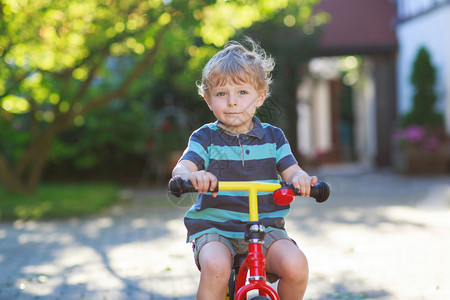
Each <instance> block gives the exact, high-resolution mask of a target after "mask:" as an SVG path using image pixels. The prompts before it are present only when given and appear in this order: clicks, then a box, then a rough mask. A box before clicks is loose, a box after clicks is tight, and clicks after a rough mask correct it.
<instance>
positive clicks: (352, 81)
mask: <svg viewBox="0 0 450 300" xmlns="http://www.w3.org/2000/svg"><path fill="white" fill-rule="evenodd" d="M315 9H316V12H324V13H327V14H329V16H330V21H329V22H328V23H327V24H326V25H325V26H324V27H323V28H322V32H321V33H320V34H321V36H320V41H319V43H318V46H317V48H316V51H315V58H314V59H313V60H312V61H311V62H310V64H309V73H308V76H305V78H304V80H303V81H302V83H301V84H300V86H299V91H298V103H299V104H298V114H299V122H298V132H299V138H298V140H299V143H298V148H299V151H300V152H301V153H302V154H303V155H304V156H305V157H307V158H311V159H314V160H319V161H321V162H336V163H339V162H345V161H358V162H361V163H365V164H367V165H371V166H391V165H392V142H391V141H392V134H393V131H394V130H395V128H396V127H397V125H398V120H399V116H400V115H402V114H404V113H406V112H407V111H408V109H409V108H410V106H411V98H412V87H411V84H410V83H409V77H410V74H411V66H412V63H413V61H414V58H415V55H416V52H417V50H418V48H419V47H420V46H421V45H425V46H426V47H428V48H429V50H430V52H431V53H432V57H433V58H434V60H433V61H434V62H435V65H436V66H439V67H438V78H439V79H438V83H437V86H436V90H437V91H438V92H439V106H438V107H437V109H439V110H440V111H442V112H443V113H445V116H446V126H447V131H448V132H450V98H449V96H450V49H449V47H450V34H449V32H448V31H449V28H450V0H434V1H433V0H428V1H427V0H425V1H424V0H422V1H416V0H403V1H402V0H397V1H394V0H322V1H321V2H320V3H319V4H318V5H317V6H316V8H315ZM445 31H447V32H445Z"/></svg>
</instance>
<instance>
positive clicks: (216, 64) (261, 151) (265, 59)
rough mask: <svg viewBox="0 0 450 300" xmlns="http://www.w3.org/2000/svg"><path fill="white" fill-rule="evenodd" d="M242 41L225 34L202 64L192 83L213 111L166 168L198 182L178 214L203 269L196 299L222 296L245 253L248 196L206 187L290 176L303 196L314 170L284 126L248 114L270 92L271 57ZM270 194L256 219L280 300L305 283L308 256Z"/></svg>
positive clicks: (298, 295)
mask: <svg viewBox="0 0 450 300" xmlns="http://www.w3.org/2000/svg"><path fill="white" fill-rule="evenodd" d="M248 41H249V42H250V43H251V45H252V46H253V47H252V49H251V50H248V49H246V48H245V47H243V46H242V45H241V44H239V43H237V42H231V43H229V44H227V45H226V46H225V48H224V49H223V50H222V51H220V52H218V53H217V54H216V55H214V56H213V57H212V58H211V60H210V61H209V62H208V63H207V64H206V66H205V68H204V70H203V74H202V80H201V82H200V83H199V84H198V89H199V94H200V95H201V96H203V98H204V99H205V102H206V104H207V105H208V107H209V109H210V110H211V111H212V112H213V114H214V116H215V117H216V118H217V121H216V122H215V123H211V124H206V125H204V126H203V127H201V128H200V129H198V130H196V131H195V132H194V133H193V134H192V135H191V137H190V139H189V144H188V147H187V149H186V150H185V151H184V153H183V156H182V157H181V158H180V160H179V162H178V164H177V165H176V166H175V168H174V170H173V173H172V175H173V176H177V175H178V176H181V177H183V178H184V179H188V180H189V181H190V182H191V183H192V184H193V186H194V187H195V188H196V189H197V190H198V192H199V197H198V199H197V201H196V203H195V204H194V205H193V206H192V207H191V209H190V210H189V211H188V212H187V213H186V216H185V219H184V222H185V225H186V228H187V230H188V241H189V242H193V249H194V256H195V261H196V264H197V267H198V268H199V270H200V271H201V275H200V284H199V288H198V293H197V299H199V300H202V299H206V300H212V299H217V300H219V299H220V300H222V299H223V297H224V295H225V290H226V286H227V283H228V278H229V276H230V272H231V267H232V262H233V257H234V255H235V254H241V253H245V251H246V244H245V240H244V231H245V222H246V221H247V219H248V198H247V196H246V195H242V194H240V193H239V192H230V191H224V192H219V193H214V192H212V191H213V190H214V188H215V187H216V185H217V182H218V180H223V181H230V180H233V181H268V182H278V180H279V179H278V178H279V177H278V176H279V175H281V177H282V179H283V180H286V181H288V182H292V183H293V185H294V187H295V188H298V189H299V190H300V193H301V195H302V196H309V193H310V188H311V186H314V185H315V184H316V183H317V177H315V176H313V177H310V176H309V175H308V174H307V173H306V172H305V171H303V170H302V169H301V168H300V167H299V166H298V164H297V161H296V160H295V158H294V156H293V155H292V153H291V150H290V147H289V144H288V142H287V141H286V138H285V136H284V134H283V132H282V131H281V130H280V129H279V128H276V127H274V126H272V125H269V124H265V123H261V122H260V121H259V120H258V119H257V118H256V117H254V114H255V111H256V109H257V108H258V107H260V106H261V105H262V104H263V103H264V100H265V98H266V97H267V95H268V93H269V84H270V82H271V75H270V74H271V71H272V70H273V68H274V61H273V59H272V58H271V57H269V56H267V55H266V53H265V52H264V50H262V49H261V48H259V46H258V45H256V44H255V43H254V42H253V41H252V40H250V39H249V40H248ZM271 197H272V196H271V195H269V194H267V195H264V194H263V195H260V196H258V202H259V212H260V221H261V222H262V223H263V224H264V226H265V227H266V232H267V233H266V239H265V243H264V244H263V247H264V252H265V255H266V262H267V265H266V267H267V272H268V273H272V274H274V275H276V276H277V277H278V278H279V279H280V281H279V283H278V294H279V295H280V297H281V299H283V300H291V299H292V300H294V299H296V300H297V299H302V298H303V295H304V293H305V290H306V286H307V283H308V263H307V260H306V257H305V255H304V254H303V252H302V251H301V250H300V249H299V248H298V247H297V245H296V244H295V242H294V241H293V240H291V239H290V238H289V237H288V235H287V233H286V231H285V229H284V218H285V217H286V216H287V214H288V212H289V206H278V205H276V204H275V203H274V202H273V200H272V198H271Z"/></svg>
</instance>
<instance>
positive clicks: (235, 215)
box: [186, 208, 289, 222]
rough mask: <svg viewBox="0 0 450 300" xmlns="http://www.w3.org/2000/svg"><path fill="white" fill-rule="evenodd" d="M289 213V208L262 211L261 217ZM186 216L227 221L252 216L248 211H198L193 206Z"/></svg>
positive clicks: (275, 216) (207, 209) (281, 215)
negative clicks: (268, 211)
mask: <svg viewBox="0 0 450 300" xmlns="http://www.w3.org/2000/svg"><path fill="white" fill-rule="evenodd" d="M288 214H289V209H284V210H280V211H275V212H270V213H260V214H259V219H264V218H285V217H286V216H287V215H288ZM186 217H187V218H189V219H193V220H206V221H212V222H226V221H229V220H239V221H241V222H248V221H250V216H249V214H248V213H241V212H235V211H231V210H224V209H219V208H206V209H204V210H201V211H196V210H195V209H194V208H191V209H189V211H188V212H187V213H186Z"/></svg>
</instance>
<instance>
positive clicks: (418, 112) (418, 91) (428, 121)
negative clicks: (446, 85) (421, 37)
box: [402, 47, 444, 127]
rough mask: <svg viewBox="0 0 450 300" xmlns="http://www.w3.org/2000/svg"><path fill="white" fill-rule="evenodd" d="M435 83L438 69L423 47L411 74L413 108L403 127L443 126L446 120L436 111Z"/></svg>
mask: <svg viewBox="0 0 450 300" xmlns="http://www.w3.org/2000/svg"><path fill="white" fill-rule="evenodd" d="M435 82H436V69H435V67H434V66H433V65H432V63H431V58H430V54H429V52H428V51H427V49H426V48H425V47H421V48H420V49H419V51H418V53H417V56H416V59H415V61H414V65H413V71H412V74H411V83H412V85H413V86H414V96H413V99H412V102H413V107H412V109H411V111H410V112H409V113H407V114H406V115H405V116H404V117H403V120H402V125H403V126H409V125H423V126H431V127H439V126H443V124H444V119H443V116H442V114H440V113H437V112H436V111H435V104H436V100H437V96H436V93H435V91H434V86H435Z"/></svg>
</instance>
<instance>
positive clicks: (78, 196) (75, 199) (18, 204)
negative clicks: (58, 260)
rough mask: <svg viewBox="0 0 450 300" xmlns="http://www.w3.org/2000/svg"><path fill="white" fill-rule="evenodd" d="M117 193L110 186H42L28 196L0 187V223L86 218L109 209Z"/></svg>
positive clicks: (116, 190) (115, 199) (112, 186)
mask: <svg viewBox="0 0 450 300" xmlns="http://www.w3.org/2000/svg"><path fill="white" fill-rule="evenodd" d="M117 193H118V189H117V187H116V186H114V185H110V184H76V185H73V184H72V185H70V184H64V185H61V184H58V185H52V184H43V185H42V186H41V187H40V188H39V189H38V190H37V192H36V193H35V195H32V196H31V195H28V196H26V195H25V196H24V195H21V194H17V193H8V192H6V191H5V190H4V189H2V188H0V199H2V201H0V220H14V219H43V218H67V217H76V216H86V215H90V214H93V213H97V212H99V211H101V210H102V209H105V208H107V207H109V206H110V205H111V204H113V203H114V202H115V201H117V197H118V196H117Z"/></svg>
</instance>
